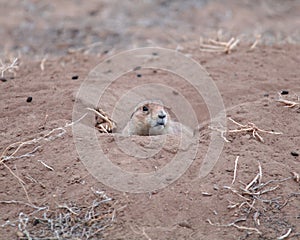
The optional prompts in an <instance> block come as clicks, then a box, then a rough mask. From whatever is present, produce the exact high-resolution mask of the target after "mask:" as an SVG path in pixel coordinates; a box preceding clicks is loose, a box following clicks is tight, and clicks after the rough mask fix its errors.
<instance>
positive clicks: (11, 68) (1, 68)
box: [0, 58, 19, 78]
mask: <svg viewBox="0 0 300 240" xmlns="http://www.w3.org/2000/svg"><path fill="white" fill-rule="evenodd" d="M0 64H1V66H0V71H1V77H2V78H3V77H4V73H5V72H6V71H8V72H10V73H13V74H14V76H15V75H16V72H15V71H16V70H18V69H19V66H18V65H17V64H18V58H15V59H14V60H13V61H12V62H11V63H10V64H8V65H7V64H4V63H3V62H2V61H1V60H0Z"/></svg>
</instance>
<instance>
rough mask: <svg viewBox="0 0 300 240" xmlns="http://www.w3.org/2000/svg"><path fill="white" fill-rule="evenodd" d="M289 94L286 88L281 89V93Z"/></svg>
mask: <svg viewBox="0 0 300 240" xmlns="http://www.w3.org/2000/svg"><path fill="white" fill-rule="evenodd" d="M288 94H289V91H287V90H282V91H281V95H288Z"/></svg>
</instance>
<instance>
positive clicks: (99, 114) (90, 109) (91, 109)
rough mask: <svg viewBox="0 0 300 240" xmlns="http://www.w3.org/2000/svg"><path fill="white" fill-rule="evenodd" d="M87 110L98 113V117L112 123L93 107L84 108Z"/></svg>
mask: <svg viewBox="0 0 300 240" xmlns="http://www.w3.org/2000/svg"><path fill="white" fill-rule="evenodd" d="M86 109H87V110H89V111H92V112H94V113H95V114H96V115H98V116H99V117H101V118H102V119H103V120H105V121H107V122H108V123H110V124H113V123H112V121H111V120H110V119H108V118H107V117H106V116H104V115H102V114H101V113H100V112H98V111H97V110H95V109H93V108H86Z"/></svg>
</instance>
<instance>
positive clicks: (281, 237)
mask: <svg viewBox="0 0 300 240" xmlns="http://www.w3.org/2000/svg"><path fill="white" fill-rule="evenodd" d="M291 232H292V229H291V228H290V229H289V230H288V231H287V233H286V234H284V235H282V236H280V237H278V238H277V239H278V240H283V239H286V238H287V237H288V236H289V235H290V234H291Z"/></svg>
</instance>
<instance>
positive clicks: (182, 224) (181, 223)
mask: <svg viewBox="0 0 300 240" xmlns="http://www.w3.org/2000/svg"><path fill="white" fill-rule="evenodd" d="M178 225H179V226H180V227H185V228H190V229H191V228H192V226H191V224H189V223H188V222H187V221H184V222H180V223H178Z"/></svg>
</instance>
